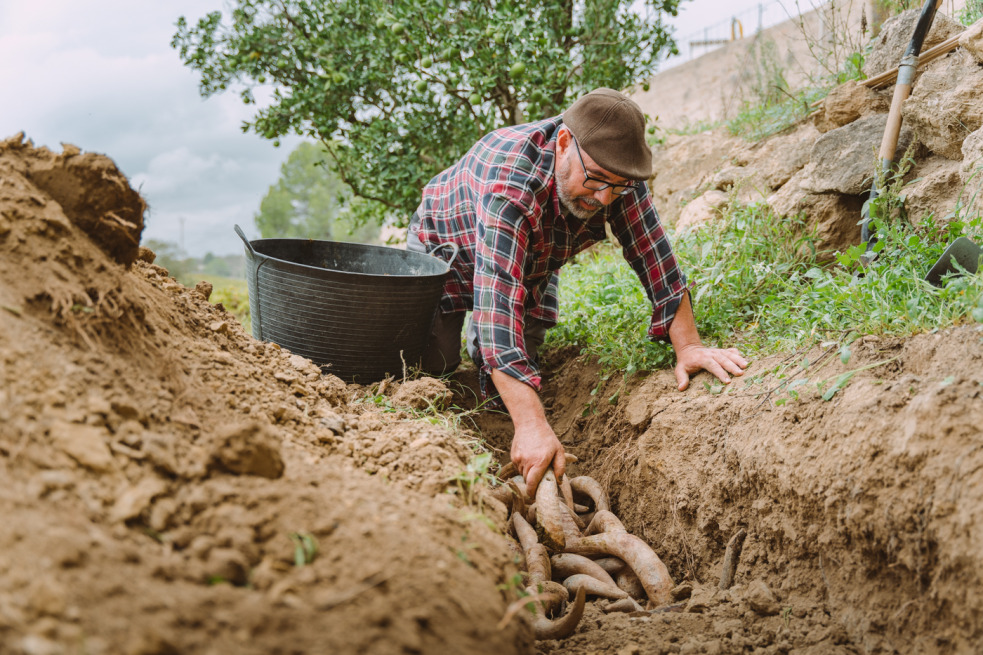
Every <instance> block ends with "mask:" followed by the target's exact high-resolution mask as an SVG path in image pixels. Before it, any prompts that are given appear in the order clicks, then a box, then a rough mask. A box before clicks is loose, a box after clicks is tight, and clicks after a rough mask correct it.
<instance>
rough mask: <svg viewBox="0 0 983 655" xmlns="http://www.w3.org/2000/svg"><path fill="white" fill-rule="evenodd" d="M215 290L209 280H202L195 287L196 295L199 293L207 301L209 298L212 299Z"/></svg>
mask: <svg viewBox="0 0 983 655" xmlns="http://www.w3.org/2000/svg"><path fill="white" fill-rule="evenodd" d="M213 288H214V287H213V286H212V283H211V282H209V281H207V280H201V281H200V282H198V284H196V285H195V293H197V294H198V295H199V296H201V297H202V298H204V299H205V300H208V299H209V298H211V297H212V289H213Z"/></svg>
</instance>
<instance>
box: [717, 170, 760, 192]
mask: <svg viewBox="0 0 983 655" xmlns="http://www.w3.org/2000/svg"><path fill="white" fill-rule="evenodd" d="M750 174H751V171H749V170H748V169H747V168H746V167H744V166H728V167H726V168H723V169H721V170H720V171H718V172H717V174H716V175H714V176H713V180H712V181H711V182H710V186H712V187H713V188H714V189H719V190H721V191H730V190H731V189H733V188H734V186H735V185H737V184H740V183H741V182H743V181H744V180H745V179H747V177H748V176H749V175H750Z"/></svg>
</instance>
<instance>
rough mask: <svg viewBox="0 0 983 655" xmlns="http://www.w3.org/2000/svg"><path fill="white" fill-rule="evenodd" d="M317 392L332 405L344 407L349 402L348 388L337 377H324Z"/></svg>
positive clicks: (318, 385)
mask: <svg viewBox="0 0 983 655" xmlns="http://www.w3.org/2000/svg"><path fill="white" fill-rule="evenodd" d="M317 392H318V394H320V396H321V397H322V398H324V399H325V400H327V401H328V402H329V403H331V404H332V405H335V406H338V405H344V404H345V403H346V401H347V400H348V386H347V385H346V384H345V383H344V382H343V381H342V379H341V378H339V377H338V376H335V375H330V374H328V375H324V376H323V377H322V378H321V379H320V380H319V381H318V383H317Z"/></svg>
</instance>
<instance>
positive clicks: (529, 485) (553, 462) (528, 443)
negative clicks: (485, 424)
mask: <svg viewBox="0 0 983 655" xmlns="http://www.w3.org/2000/svg"><path fill="white" fill-rule="evenodd" d="M511 455H512V462H513V463H514V464H515V466H516V468H517V469H519V472H520V473H522V477H523V478H524V479H525V481H526V493H527V494H528V495H530V496H533V497H535V496H536V489H537V488H538V487H539V481H540V480H542V479H543V476H544V475H545V474H546V471H547V470H548V469H549V467H550V466H552V467H553V473H554V474H555V475H556V479H557V480H559V479H560V476H562V475H563V473H564V469H565V468H566V459H565V457H564V452H563V444H561V443H560V440H559V439H557V438H556V433H554V432H553V428H551V427H550V426H549V423H547V422H546V421H545V419H544V421H543V423H542V424H541V425H540V426H538V427H532V426H530V427H529V428H523V429H520V428H519V427H516V430H515V436H514V437H513V438H512V451H511Z"/></svg>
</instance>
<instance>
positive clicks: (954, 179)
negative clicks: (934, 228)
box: [902, 157, 963, 223]
mask: <svg viewBox="0 0 983 655" xmlns="http://www.w3.org/2000/svg"><path fill="white" fill-rule="evenodd" d="M961 168H962V162H956V161H952V160H950V159H946V158H945V157H931V158H929V159H928V160H926V161H924V162H920V163H919V165H918V168H917V169H915V171H914V175H915V180H914V181H912V182H911V183H910V184H908V185H907V186H905V188H904V190H903V191H902V195H904V197H905V210H906V211H907V212H908V218H910V219H911V221H912V222H915V223H917V222H919V221H921V220H922V219H923V218H925V217H926V216H927V215H929V214H932V215H934V216H935V217H936V218H937V219H940V218H944V217H945V216H947V215H948V214H949V213H950V212H951V211H952V210H953V209H954V208H955V206H956V201H957V200H958V198H959V194H960V191H961V190H962V188H963V178H962V172H961V170H960V169H961Z"/></svg>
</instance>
